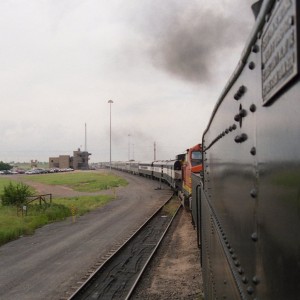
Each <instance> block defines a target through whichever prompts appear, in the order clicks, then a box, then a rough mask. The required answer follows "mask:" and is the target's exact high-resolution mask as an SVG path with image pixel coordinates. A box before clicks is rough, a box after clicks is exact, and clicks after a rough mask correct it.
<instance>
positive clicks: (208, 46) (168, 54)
mask: <svg viewBox="0 0 300 300" xmlns="http://www.w3.org/2000/svg"><path fill="white" fill-rule="evenodd" d="M236 2H237V1H231V3H230V7H231V8H230V10H229V13H227V14H224V12H223V11H222V10H218V9H217V8H218V6H216V5H213V3H212V4H211V5H210V6H209V7H205V6H204V5H203V4H204V2H203V1H201V0H193V1H188V2H187V1H185V2H184V3H183V2H182V1H164V2H162V1H160V3H159V5H158V4H157V3H156V2H154V3H152V4H151V5H150V6H149V7H146V8H145V9H147V11H148V13H146V16H147V17H146V18H144V19H143V20H138V21H139V22H140V23H139V24H138V25H140V24H142V30H144V31H145V33H146V34H147V35H148V39H149V40H148V51H149V52H148V53H149V55H150V57H151V58H152V62H153V64H154V65H155V66H156V67H158V68H161V69H163V70H165V71H167V72H168V73H170V74H172V75H174V76H176V77H178V78H180V79H183V80H186V81H189V82H193V83H197V84H199V83H207V82H209V81H211V78H212V74H213V71H212V70H213V66H214V65H215V64H216V63H217V61H218V59H220V55H221V54H222V52H226V51H228V50H230V49H232V48H234V47H236V46H237V45H239V44H240V43H241V41H243V43H244V40H245V36H247V34H248V31H249V20H247V21H248V22H246V21H245V20H244V19H243V18H240V15H243V13H244V12H246V13H249V11H250V7H249V5H248V4H247V3H245V4H244V5H241V4H240V3H239V5H236V4H237V3H236ZM224 4H225V5H226V1H225V2H224V1H223V5H224ZM220 5H221V6H222V3H220ZM228 5H229V4H227V6H228ZM246 10H247V11H246ZM237 15H239V18H237ZM144 17H145V16H144ZM241 28H243V30H242V29H241ZM222 59H226V57H223V58H222Z"/></svg>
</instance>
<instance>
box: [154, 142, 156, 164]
mask: <svg viewBox="0 0 300 300" xmlns="http://www.w3.org/2000/svg"><path fill="white" fill-rule="evenodd" d="M154 161H156V142H154Z"/></svg>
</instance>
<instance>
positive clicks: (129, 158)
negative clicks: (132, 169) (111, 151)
mask: <svg viewBox="0 0 300 300" xmlns="http://www.w3.org/2000/svg"><path fill="white" fill-rule="evenodd" d="M128 161H130V133H129V134H128Z"/></svg>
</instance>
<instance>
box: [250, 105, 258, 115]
mask: <svg viewBox="0 0 300 300" xmlns="http://www.w3.org/2000/svg"><path fill="white" fill-rule="evenodd" d="M249 109H250V111H251V112H253V113H254V112H255V111H256V105H255V104H251V105H250V108H249Z"/></svg>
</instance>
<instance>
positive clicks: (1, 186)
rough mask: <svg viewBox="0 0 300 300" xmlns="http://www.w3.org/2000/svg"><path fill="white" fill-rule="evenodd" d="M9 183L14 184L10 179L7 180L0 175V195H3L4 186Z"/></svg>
mask: <svg viewBox="0 0 300 300" xmlns="http://www.w3.org/2000/svg"><path fill="white" fill-rule="evenodd" d="M10 182H13V183H14V182H16V181H14V180H11V178H7V177H5V176H4V175H1V177H0V194H2V193H3V190H4V186H6V185H9V183H10Z"/></svg>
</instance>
